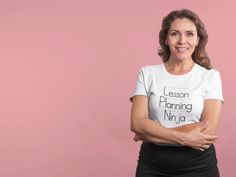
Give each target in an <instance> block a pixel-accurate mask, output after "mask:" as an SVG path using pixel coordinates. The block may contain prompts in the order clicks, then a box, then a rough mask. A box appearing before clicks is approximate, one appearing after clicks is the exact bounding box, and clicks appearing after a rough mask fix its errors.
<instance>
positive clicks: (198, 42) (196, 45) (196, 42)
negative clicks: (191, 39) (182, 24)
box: [196, 37, 200, 46]
mask: <svg viewBox="0 0 236 177" xmlns="http://www.w3.org/2000/svg"><path fill="white" fill-rule="evenodd" d="M199 40H200V37H198V38H197V42H196V46H198V43H199Z"/></svg>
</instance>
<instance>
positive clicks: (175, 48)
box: [130, 9, 223, 177]
mask: <svg viewBox="0 0 236 177" xmlns="http://www.w3.org/2000/svg"><path fill="white" fill-rule="evenodd" d="M207 39H208V35H207V32H206V29H205V27H204V25H203V23H202V21H201V20H200V19H199V17H198V16H197V15H196V14H195V13H194V12H192V11H190V10H187V9H183V10H179V11H172V12H171V13H169V14H168V15H167V16H166V17H165V18H164V19H163V22H162V29H161V31H160V33H159V43H160V45H161V49H160V50H159V53H158V54H159V55H160V56H161V57H162V59H163V64H160V65H152V66H144V67H142V69H141V70H140V72H139V75H138V80H137V84H136V88H135V90H134V93H133V95H132V96H131V97H130V100H131V101H132V109H131V131H133V132H134V133H135V137H134V140H135V141H138V140H141V141H143V143H142V145H141V149H140V154H139V160H138V165H137V169H136V177H219V171H218V167H217V159H216V153H215V148H214V145H213V143H214V142H215V141H216V139H217V136H216V130H217V127H218V123H219V117H220V112H221V105H222V102H223V96H222V88H221V78H220V74H219V72H218V71H216V70H214V69H212V67H211V65H210V59H209V58H208V56H207V54H206V51H205V46H206V43H207Z"/></svg>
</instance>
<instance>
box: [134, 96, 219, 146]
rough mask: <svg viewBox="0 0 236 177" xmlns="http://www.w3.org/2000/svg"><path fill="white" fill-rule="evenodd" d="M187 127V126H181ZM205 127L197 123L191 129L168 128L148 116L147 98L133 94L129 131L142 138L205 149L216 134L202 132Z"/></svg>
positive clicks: (214, 138)
mask: <svg viewBox="0 0 236 177" xmlns="http://www.w3.org/2000/svg"><path fill="white" fill-rule="evenodd" d="M182 128H183V129H185V130H186V129H188V128H189V127H188V128H187V127H182ZM206 128H207V127H206V126H205V125H201V124H199V126H196V127H194V128H193V129H192V130H191V131H188V132H187V131H181V130H175V129H169V128H165V127H163V126H161V125H160V124H159V123H157V122H154V121H153V120H151V119H149V118H148V98H147V97H146V96H134V97H133V104H132V109H131V131H133V132H134V133H136V134H137V135H138V136H140V137H141V138H142V139H145V140H147V141H151V142H154V143H173V144H176V143H177V144H181V145H186V146H191V147H193V148H195V149H199V150H203V149H206V148H207V147H208V146H209V144H212V143H213V142H214V141H215V140H216V138H217V137H216V136H211V135H207V134H204V133H202V131H204V130H205V129H206Z"/></svg>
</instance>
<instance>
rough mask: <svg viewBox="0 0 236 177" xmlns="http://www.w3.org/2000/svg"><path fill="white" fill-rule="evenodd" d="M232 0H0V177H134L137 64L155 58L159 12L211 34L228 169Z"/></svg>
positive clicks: (231, 155) (225, 173)
mask: <svg viewBox="0 0 236 177" xmlns="http://www.w3.org/2000/svg"><path fill="white" fill-rule="evenodd" d="M235 5H236V4H235V3H234V1H233V0H224V1H219V0H218V1H217V0H216V1H205V0H195V1H194V0H192V1H189V0H178V1H173V0H165V1H163V0H162V1H160V0H117V1H112V0H97V1H96V0H93V1H91V0H84V1H81V0H79V1H78V0H47V1H46V0H45V1H40V0H37V1H36V0H31V1H30V0H21V1H18V0H8V1H1V2H0V84H1V85H0V99H1V101H0V176H1V177H95V176H96V177H121V176H123V177H132V176H134V172H135V166H136V160H137V157H138V151H139V145H140V143H135V142H133V141H132V136H133V135H132V133H131V132H130V130H129V119H130V118H129V116H130V106H131V103H130V102H129V100H128V97H129V95H130V94H131V92H132V90H133V88H134V85H135V81H136V77H137V73H138V70H139V69H140V67H141V66H143V65H149V64H156V63H161V60H160V58H159V57H158V55H157V54H156V48H157V47H158V46H159V45H158V32H159V30H160V25H161V20H162V18H163V17H164V16H165V15H166V14H167V13H168V12H169V11H170V10H173V9H179V8H190V9H192V10H193V11H195V12H196V13H198V14H199V16H200V17H201V18H202V20H203V21H204V23H205V25H206V28H207V29H208V33H209V44H208V47H207V49H208V53H209V56H210V57H211V58H212V64H213V66H214V67H215V68H216V69H217V70H219V71H220V72H221V76H222V81H223V89H224V98H225V104H224V106H223V113H222V117H221V125H220V129H219V140H218V142H217V143H216V147H217V153H218V160H219V166H220V169H221V174H222V177H232V176H233V175H234V174H235V170H234V168H235V159H236V155H235V149H236V139H235V124H236V119H235V118H234V112H235V108H233V106H234V100H235V99H236V92H235V90H236V84H235V75H236V69H235V64H236V62H235V59H236V54H235V41H236V37H235V31H236V25H235V18H236V11H235Z"/></svg>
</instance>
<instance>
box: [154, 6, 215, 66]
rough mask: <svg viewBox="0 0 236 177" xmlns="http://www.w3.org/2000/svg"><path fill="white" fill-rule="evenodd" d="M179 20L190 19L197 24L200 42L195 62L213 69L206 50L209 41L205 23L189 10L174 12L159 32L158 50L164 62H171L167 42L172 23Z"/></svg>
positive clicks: (195, 51)
mask: <svg viewBox="0 0 236 177" xmlns="http://www.w3.org/2000/svg"><path fill="white" fill-rule="evenodd" d="M178 18H188V19H189V20H191V21H192V22H193V23H194V24H195V26H196V28H197V34H198V37H199V42H198V45H197V46H196V48H195V50H194V52H193V54H192V58H193V61H194V62H195V63H197V64H199V65H201V66H203V67H204V68H206V69H211V68H212V66H211V64H210V59H209V57H208V55H207V52H206V49H205V47H206V44H207V41H208V35H207V31H206V29H205V26H204V24H203V22H202V21H201V20H200V18H199V17H198V16H197V14H195V13H194V12H192V11H190V10H188V9H182V10H175V11H172V12H170V13H169V14H168V15H167V16H166V17H164V18H163V20H162V29H161V30H160V32H159V44H160V46H161V48H159V49H158V55H159V56H161V57H162V60H163V62H166V61H168V60H169V58H170V49H169V46H167V45H166V44H165V40H166V38H167V35H168V32H169V29H170V26H171V24H172V22H173V21H174V20H176V19H178Z"/></svg>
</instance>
